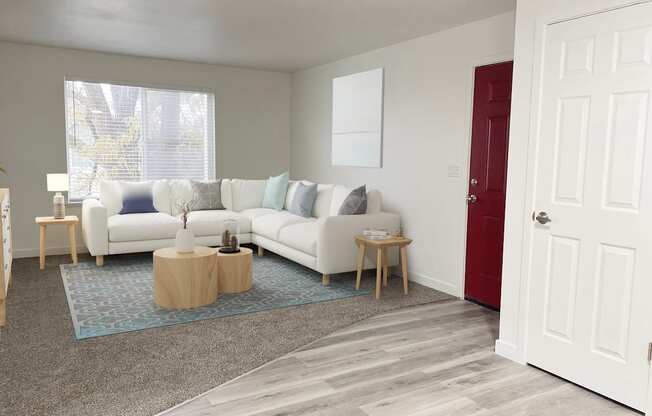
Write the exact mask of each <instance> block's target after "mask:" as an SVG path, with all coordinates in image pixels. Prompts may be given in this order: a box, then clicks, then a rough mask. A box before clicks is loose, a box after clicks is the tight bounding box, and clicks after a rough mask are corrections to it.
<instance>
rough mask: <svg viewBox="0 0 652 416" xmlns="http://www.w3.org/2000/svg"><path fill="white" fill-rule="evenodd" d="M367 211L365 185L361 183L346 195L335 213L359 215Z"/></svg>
mask: <svg viewBox="0 0 652 416" xmlns="http://www.w3.org/2000/svg"><path fill="white" fill-rule="evenodd" d="M366 213H367V186H366V185H362V186H361V187H359V188H355V189H354V190H352V191H351V193H350V194H349V196H347V197H346V199H345V200H344V202H342V206H341V207H340V210H339V211H338V213H337V215H360V214H366Z"/></svg>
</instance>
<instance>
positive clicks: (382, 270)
mask: <svg viewBox="0 0 652 416" xmlns="http://www.w3.org/2000/svg"><path fill="white" fill-rule="evenodd" d="M411 242H412V240H410V239H409V238H405V237H392V238H388V239H384V240H372V239H369V238H366V237H364V236H361V235H358V236H356V237H355V243H356V245H357V246H358V275H357V277H356V280H355V289H356V290H358V289H360V279H361V278H362V269H363V267H364V256H365V250H366V248H367V246H369V247H371V248H375V249H376V253H377V258H376V299H380V286H381V277H382V280H383V282H382V283H383V286H387V277H388V274H389V267H388V266H387V249H388V248H391V247H398V248H399V251H400V253H401V267H402V272H403V273H402V274H403V293H404V294H406V295H407V293H408V272H407V246H408V245H409V244H410V243H411Z"/></svg>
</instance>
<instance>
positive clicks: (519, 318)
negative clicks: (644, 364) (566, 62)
mask: <svg viewBox="0 0 652 416" xmlns="http://www.w3.org/2000/svg"><path fill="white" fill-rule="evenodd" d="M649 2H652V0H632V1H627V2H621V4H616V5H615V6H613V7H604V6H603V7H591V8H590V9H589V8H588V7H584V10H574V11H571V12H563V13H559V12H552V13H547V14H544V15H543V16H542V17H539V18H538V19H536V23H535V33H534V51H533V62H532V88H531V92H530V109H529V127H528V134H527V140H526V141H527V145H526V148H527V163H526V166H527V169H526V176H525V187H524V189H523V191H524V195H525V200H524V201H523V206H522V207H523V210H522V211H521V215H522V216H523V218H522V221H523V224H524V225H523V228H522V230H515V231H514V232H518V233H522V235H521V241H522V249H521V260H520V266H519V269H520V273H519V275H520V279H519V283H518V285H517V291H518V294H517V295H516V298H517V299H518V305H517V310H518V313H517V315H516V316H514V317H513V319H514V320H516V324H515V326H516V329H517V344H516V345H511V344H507V343H505V342H502V341H501V340H500V339H499V340H498V341H497V342H496V353H498V354H499V355H502V356H505V357H507V358H510V359H512V360H514V361H517V362H520V363H522V364H525V363H527V357H528V348H527V347H528V346H527V333H528V329H529V328H528V321H529V319H528V314H529V310H530V296H529V294H530V284H529V283H530V264H531V260H532V237H533V232H532V231H533V227H532V225H531V224H532V221H531V219H530V215H531V214H532V212H533V211H534V210H535V208H536V207H535V196H536V183H537V181H536V172H537V156H538V148H539V143H540V130H539V127H540V119H541V96H542V89H543V82H542V77H543V63H544V54H545V42H546V35H547V29H548V27H549V26H550V25H553V24H555V23H561V22H564V21H569V20H574V19H579V18H582V17H586V16H591V15H595V14H600V13H604V12H608V11H611V10H618V9H622V8H626V7H631V6H634V5H637V4H643V3H649ZM517 212H518V211H517ZM505 231H506V233H507V232H508V230H505ZM650 339H651V340H652V334H650ZM649 380H650V383H649V386H648V392H649V394H648V405H647V409H646V410H647V412H646V414H648V415H652V371H651V372H650V377H649Z"/></svg>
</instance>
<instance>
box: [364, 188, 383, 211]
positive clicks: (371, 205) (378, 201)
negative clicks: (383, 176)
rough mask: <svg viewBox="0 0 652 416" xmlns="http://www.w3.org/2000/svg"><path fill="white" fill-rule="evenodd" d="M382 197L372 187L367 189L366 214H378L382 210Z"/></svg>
mask: <svg viewBox="0 0 652 416" xmlns="http://www.w3.org/2000/svg"><path fill="white" fill-rule="evenodd" d="M382 206H383V197H382V195H381V194H380V191H378V190H376V189H372V190H370V191H367V214H378V213H379V212H381V211H382Z"/></svg>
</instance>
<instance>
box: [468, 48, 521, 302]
mask: <svg viewBox="0 0 652 416" xmlns="http://www.w3.org/2000/svg"><path fill="white" fill-rule="evenodd" d="M513 60H514V51H513V50H510V51H504V52H500V53H496V54H492V55H487V56H483V57H481V58H478V59H474V60H473V61H472V62H471V65H469V67H468V69H467V71H468V73H469V75H468V77H469V78H468V80H469V81H468V83H467V93H466V96H467V97H468V102H467V110H466V111H467V122H466V125H467V126H468V130H467V132H466V143H464V151H465V154H466V160H465V162H464V163H465V165H464V169H463V170H462V172H463V173H462V180H463V181H464V193H463V194H461V195H460V199H459V201H460V205H461V208H462V209H463V210H464V221H463V222H462V226H461V232H462V238H461V239H460V240H461V241H460V253H462V255H461V256H459V261H458V265H457V269H458V274H457V276H458V278H457V279H458V282H459V284H458V285H457V287H458V289H457V290H458V291H457V293H456V295H457V296H458V297H459V298H460V299H464V290H465V285H466V235H467V231H468V229H467V225H468V220H469V207H468V204H467V203H466V194H467V192H468V190H469V181H470V180H471V142H472V140H473V100H474V98H475V97H474V92H475V69H476V68H477V67H479V66H485V65H491V64H499V63H502V62H508V61H513Z"/></svg>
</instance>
